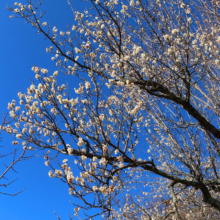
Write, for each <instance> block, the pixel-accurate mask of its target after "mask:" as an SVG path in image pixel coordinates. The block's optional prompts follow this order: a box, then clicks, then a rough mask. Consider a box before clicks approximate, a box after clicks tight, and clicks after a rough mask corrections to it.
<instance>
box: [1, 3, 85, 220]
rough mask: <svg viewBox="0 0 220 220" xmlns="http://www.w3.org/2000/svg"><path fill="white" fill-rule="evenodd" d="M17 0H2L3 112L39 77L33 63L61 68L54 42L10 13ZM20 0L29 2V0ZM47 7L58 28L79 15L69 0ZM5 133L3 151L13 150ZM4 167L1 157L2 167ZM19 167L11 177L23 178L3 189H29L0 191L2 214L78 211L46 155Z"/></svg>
mask: <svg viewBox="0 0 220 220" xmlns="http://www.w3.org/2000/svg"><path fill="white" fill-rule="evenodd" d="M73 2H76V4H75V5H74V7H77V9H78V10H81V9H83V8H84V7H86V3H85V2H84V3H82V2H80V1H73ZM13 3H14V1H13V0H6V1H4V0H3V1H0V29H1V34H0V48H1V49H0V60H1V72H0V74H1V80H0V98H1V102H0V115H2V114H3V112H4V111H6V110H7V104H8V102H11V100H12V99H17V93H18V91H19V90H21V91H23V92H25V91H26V88H27V87H28V86H29V85H30V83H31V82H30V79H31V78H32V79H33V78H34V74H33V72H32V71H31V67H32V66H33V65H34V64H35V65H37V66H39V67H43V68H46V69H48V70H49V71H51V72H53V71H54V70H55V68H56V66H55V64H54V62H52V61H51V55H49V54H47V53H46V50H45V49H46V47H48V46H50V43H49V42H48V41H46V40H44V38H43V35H38V34H37V33H36V29H34V28H32V27H31V26H30V25H28V24H25V23H24V21H23V20H20V19H14V18H13V19H9V18H8V16H9V15H10V14H11V13H10V12H8V11H6V10H5V9H6V4H8V5H9V6H12V5H13ZM21 3H22V4H25V0H22V2H21ZM42 8H43V9H46V10H47V14H46V16H45V17H44V19H43V20H44V21H47V22H49V23H50V24H51V25H55V26H57V27H58V28H59V30H60V29H63V30H66V25H67V24H70V25H72V24H73V21H74V18H73V15H72V13H71V9H70V7H69V5H68V4H67V2H66V1H63V0H62V1H61V0H53V1H51V0H45V1H44V3H43V7H42ZM43 20H42V21H43ZM2 137H3V141H2V143H1V145H3V146H4V147H5V148H4V149H3V152H10V151H12V150H13V148H14V146H12V144H11V141H12V138H11V137H10V136H7V135H5V134H3V135H2ZM18 148H21V146H18ZM1 152H2V149H1ZM8 163H10V160H9V161H8ZM2 168H3V167H2V163H1V161H0V171H1V170H2ZM16 170H17V171H18V174H14V173H13V175H12V177H11V178H13V177H14V178H19V180H18V181H17V182H16V183H14V184H13V185H11V187H9V188H8V189H3V190H2V189H1V188H0V190H2V191H4V192H8V193H15V192H17V191H19V190H21V189H23V188H27V189H26V190H25V191H24V192H23V193H21V194H20V195H18V196H15V197H10V196H3V195H0V197H1V199H0V207H1V214H0V219H4V220H39V219H42V220H44V219H45V220H48V219H57V218H56V217H55V215H54V212H53V211H54V210H56V211H57V213H58V215H59V216H60V215H62V217H63V218H62V219H64V220H65V219H68V215H69V214H68V213H69V212H70V213H72V214H73V206H72V205H71V203H70V202H69V200H71V199H72V197H71V196H69V195H68V187H67V185H65V184H64V183H62V182H61V181H59V180H56V179H51V178H49V177H48V171H49V168H47V167H46V166H45V165H44V160H43V159H42V158H41V157H35V158H33V159H31V160H29V161H24V162H21V163H19V164H18V165H17V166H16ZM8 177H10V176H8ZM11 180H12V179H11ZM1 183H2V182H0V184H1Z"/></svg>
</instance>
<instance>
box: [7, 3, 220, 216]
mask: <svg viewBox="0 0 220 220" xmlns="http://www.w3.org/2000/svg"><path fill="white" fill-rule="evenodd" d="M41 3H42V2H38V3H37V4H34V3H32V1H31V0H28V1H27V3H24V4H22V3H19V4H18V3H15V4H14V6H13V7H11V8H8V9H9V11H11V12H13V14H12V15H11V16H10V17H19V18H23V19H25V21H26V22H27V23H30V24H31V25H32V26H33V27H35V28H36V29H37V30H38V33H41V34H43V35H44V37H46V38H47V39H48V40H49V42H50V46H48V48H46V52H48V53H51V54H52V60H54V62H55V64H56V66H57V71H55V72H54V73H53V74H50V72H48V70H47V69H44V68H42V67H37V66H34V67H33V68H32V71H34V73H35V74H36V75H35V78H36V81H34V82H32V84H31V85H30V87H29V88H28V89H27V93H22V92H19V93H18V96H19V99H20V101H19V103H16V102H15V101H13V102H11V103H9V105H8V109H9V113H10V117H11V118H12V119H13V123H11V124H10V125H8V126H4V127H3V130H5V131H7V132H8V133H10V134H12V135H14V136H15V137H16V139H17V140H16V141H14V142H13V143H14V144H22V145H23V148H24V149H25V150H34V151H38V150H39V149H40V150H42V149H45V155H44V158H45V165H47V166H50V167H51V169H50V170H49V177H51V178H60V179H61V180H62V181H64V182H66V184H68V186H69V193H70V195H72V196H73V197H75V198H74V200H73V201H74V202H75V201H77V200H76V199H80V200H82V202H83V203H80V204H83V205H79V204H77V203H76V202H75V203H74V202H73V204H74V205H76V207H75V215H79V216H80V211H79V210H80V208H83V209H85V210H88V209H97V210H98V211H97V212H96V214H92V215H90V216H89V218H90V217H91V218H92V217H97V216H98V215H102V216H103V218H106V219H168V218H173V219H215V218H216V219H217V217H218V215H219V211H220V198H219V196H220V194H219V192H220V179H219V175H220V170H219V168H220V163H219V158H220V150H219V144H220V142H219V140H220V130H219V114H220V111H219V106H220V93H219V88H220V81H219V79H220V75H219V67H220V55H219V49H220V28H219V22H220V19H219V10H220V3H219V1H211V0H196V1H192V0H186V1H185V0H170V1H162V0H148V1H145V0H136V1H134V0H129V1H127V0H123V1H120V0H96V1H95V0H88V1H87V3H88V4H89V6H90V10H85V11H81V12H79V11H77V10H75V9H74V8H73V6H72V5H71V1H68V3H69V5H70V7H71V8H72V11H73V14H74V17H75V22H74V23H73V24H71V27H70V26H67V28H66V31H59V30H58V29H57V27H56V26H54V27H52V26H51V25H50V24H49V23H47V22H46V21H44V20H43V18H42V16H43V14H41V13H39V7H40V5H41ZM58 74H66V75H72V77H76V78H78V79H80V80H81V83H80V84H79V87H77V88H75V94H73V93H72V92H71V91H70V90H69V89H68V86H67V85H66V84H63V85H60V83H59V80H57V75H58ZM54 152H55V153H56V155H55V156H54ZM60 155H65V159H64V160H62V163H61V162H60V163H59V164H56V163H55V161H54V160H53V158H54V157H56V159H59V156H60ZM72 161H74V164H73V163H71V162H72ZM76 169H77V170H78V171H79V173H77V172H78V171H77V172H76V171H75V170H76ZM87 214H89V213H87ZM89 218H88V219H89Z"/></svg>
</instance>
